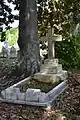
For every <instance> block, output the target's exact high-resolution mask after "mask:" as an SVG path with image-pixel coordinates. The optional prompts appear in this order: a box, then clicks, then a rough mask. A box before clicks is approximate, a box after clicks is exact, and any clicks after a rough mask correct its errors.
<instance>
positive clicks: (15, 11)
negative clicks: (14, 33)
mask: <svg viewBox="0 0 80 120" xmlns="http://www.w3.org/2000/svg"><path fill="white" fill-rule="evenodd" d="M5 2H6V4H7V5H9V6H10V7H11V9H12V13H13V14H14V15H16V14H19V12H18V11H17V10H14V5H13V4H12V3H10V4H9V3H8V2H7V0H5ZM18 25H19V21H18V20H15V21H14V23H12V24H10V26H11V27H14V28H15V27H18Z"/></svg>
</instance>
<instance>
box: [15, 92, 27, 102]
mask: <svg viewBox="0 0 80 120" xmlns="http://www.w3.org/2000/svg"><path fill="white" fill-rule="evenodd" d="M17 99H18V100H21V101H25V100H26V95H25V93H21V92H20V93H18V95H17Z"/></svg>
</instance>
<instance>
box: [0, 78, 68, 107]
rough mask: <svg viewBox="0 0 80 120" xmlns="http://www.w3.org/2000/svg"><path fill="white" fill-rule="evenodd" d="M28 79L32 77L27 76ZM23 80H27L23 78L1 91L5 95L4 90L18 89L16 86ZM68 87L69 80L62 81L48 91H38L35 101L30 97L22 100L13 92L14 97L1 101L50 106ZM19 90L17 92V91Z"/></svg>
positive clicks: (0, 99)
mask: <svg viewBox="0 0 80 120" xmlns="http://www.w3.org/2000/svg"><path fill="white" fill-rule="evenodd" d="M28 79H30V78H27V79H26V80H28ZM23 82H25V80H23V81H22V82H19V83H17V84H15V85H13V86H11V87H9V88H7V89H5V90H3V91H2V92H1V93H3V95H4V94H5V93H4V92H6V90H10V89H12V90H14V91H15V90H17V91H18V89H16V88H14V87H15V86H16V85H19V84H20V83H23ZM67 87H68V81H67V80H65V81H63V82H62V83H60V84H59V85H58V86H56V87H55V88H53V89H52V90H51V91H50V92H48V93H43V92H40V91H38V95H39V96H37V97H38V98H35V97H34V99H36V100H35V101H33V100H32V101H29V99H28V100H27V99H23V97H22V98H21V100H20V99H17V97H16V96H14V94H12V98H13V99H12V98H10V99H8V98H6V99H5V98H0V101H1V102H8V103H15V104H26V105H32V106H43V107H44V106H48V105H50V104H52V102H53V101H54V100H55V99H56V98H57V97H58V96H59V94H61V93H62V92H63V91H64V90H65V89H66V88H67ZM17 91H16V92H15V93H17ZM9 92H10V91H9ZM21 94H22V93H21ZM43 94H44V95H43ZM15 95H18V93H17V94H15ZM28 95H29V94H28ZM32 95H34V94H32ZM35 95H36V94H35ZM40 95H41V96H42V98H41V96H40ZM4 96H6V95H4ZM23 96H24V95H23ZM9 97H10V96H9ZM20 97H21V95H20ZM25 97H26V96H25ZM43 97H44V98H43ZM30 99H33V97H31V98H30ZM37 99H38V101H37Z"/></svg>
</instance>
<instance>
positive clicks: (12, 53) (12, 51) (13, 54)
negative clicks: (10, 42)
mask: <svg viewBox="0 0 80 120" xmlns="http://www.w3.org/2000/svg"><path fill="white" fill-rule="evenodd" d="M10 57H11V58H15V57H17V52H16V49H15V48H14V47H11V48H10Z"/></svg>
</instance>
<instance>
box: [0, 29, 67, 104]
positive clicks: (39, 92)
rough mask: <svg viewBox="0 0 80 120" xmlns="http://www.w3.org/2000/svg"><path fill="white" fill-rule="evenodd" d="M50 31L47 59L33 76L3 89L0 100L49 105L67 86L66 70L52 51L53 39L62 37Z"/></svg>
mask: <svg viewBox="0 0 80 120" xmlns="http://www.w3.org/2000/svg"><path fill="white" fill-rule="evenodd" d="M51 32H52V30H49V32H48V34H50V35H48V39H49V41H48V48H50V49H48V59H47V60H45V61H44V64H43V65H41V68H40V72H39V73H36V74H34V77H28V78H26V79H24V80H22V81H20V82H18V83H17V84H14V85H13V86H11V87H9V88H7V89H5V90H3V91H2V92H1V98H0V100H1V101H3V102H10V103H17V104H26V105H34V106H49V105H51V104H52V103H53V101H54V100H55V99H56V98H57V97H58V96H59V95H60V94H61V93H62V92H63V91H64V90H65V89H66V88H67V87H68V81H67V77H68V74H67V71H64V70H62V65H61V64H59V63H58V59H57V58H55V51H54V41H61V39H62V38H61V37H60V36H59V37H58V36H57V37H52V33H51ZM52 38H53V39H54V40H52ZM55 38H56V40H55ZM58 38H59V39H58Z"/></svg>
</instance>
